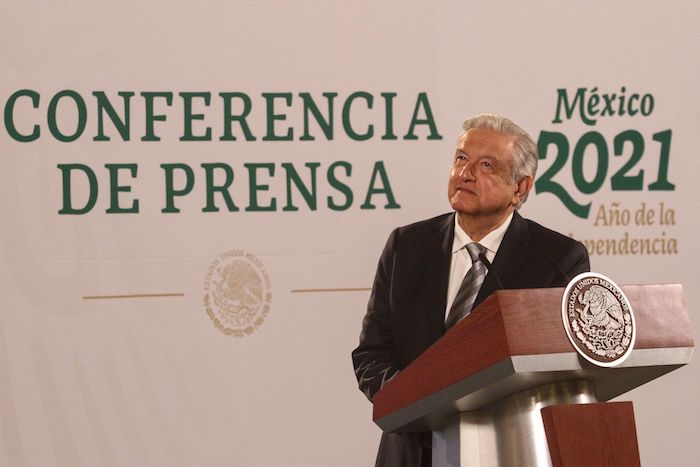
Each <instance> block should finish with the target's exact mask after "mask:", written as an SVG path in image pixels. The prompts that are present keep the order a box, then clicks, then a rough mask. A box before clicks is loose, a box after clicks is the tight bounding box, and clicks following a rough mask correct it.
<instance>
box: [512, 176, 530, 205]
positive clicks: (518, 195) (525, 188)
mask: <svg viewBox="0 0 700 467" xmlns="http://www.w3.org/2000/svg"><path fill="white" fill-rule="evenodd" d="M532 184H533V181H532V177H530V176H529V175H528V176H525V177H523V179H522V180H520V181H519V182H518V184H517V185H516V186H515V193H514V194H513V201H514V203H513V204H515V205H517V204H519V203H520V202H521V201H523V200H524V199H525V198H526V197H527V194H528V193H529V192H530V190H531V189H532Z"/></svg>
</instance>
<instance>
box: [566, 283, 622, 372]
mask: <svg viewBox="0 0 700 467" xmlns="http://www.w3.org/2000/svg"><path fill="white" fill-rule="evenodd" d="M561 313H562V320H563V321H564V329H565V330H566V335H567V336H568V337H569V340H570V341H571V344H572V345H573V346H574V348H575V349H576V351H577V352H578V353H579V354H581V355H582V356H583V357H584V358H585V359H586V360H588V361H589V362H591V363H593V364H595V365H598V366H604V367H613V366H617V365H619V364H620V363H622V362H623V361H625V359H626V358H627V357H628V356H629V354H630V353H631V352H632V348H633V347H634V341H635V338H636V326H635V323H634V313H633V312H632V307H631V306H630V303H629V301H628V300H627V297H626V296H625V294H624V293H623V292H622V290H621V289H620V287H618V286H617V284H615V283H614V282H613V281H611V280H610V279H608V278H607V277H605V276H603V275H602V274H597V273H594V272H585V273H583V274H579V275H578V276H576V277H574V278H573V279H572V280H571V282H569V285H567V286H566V290H565V291H564V297H563V298H562V302H561Z"/></svg>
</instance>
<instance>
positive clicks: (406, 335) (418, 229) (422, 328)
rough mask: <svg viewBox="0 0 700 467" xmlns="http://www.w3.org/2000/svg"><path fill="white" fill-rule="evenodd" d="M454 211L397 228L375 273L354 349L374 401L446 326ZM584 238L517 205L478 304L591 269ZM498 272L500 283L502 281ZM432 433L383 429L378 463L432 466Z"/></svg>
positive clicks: (557, 283)
mask: <svg viewBox="0 0 700 467" xmlns="http://www.w3.org/2000/svg"><path fill="white" fill-rule="evenodd" d="M454 216H455V214H454V213H451V214H445V215H442V216H438V217H435V218H432V219H428V220H425V221H422V222H417V223H415V224H411V225H408V226H405V227H399V228H397V229H395V230H394V231H393V232H392V233H391V235H390V236H389V239H388V241H387V243H386V246H385V247H384V251H383V252H382V256H381V258H380V260H379V265H378V268H377V274H376V276H375V279H374V286H373V288H372V294H371V296H370V299H369V303H368V306H367V314H366V315H365V318H364V321H363V323H362V332H361V334H360V345H359V346H358V347H357V348H356V349H355V350H354V351H353V352H352V359H353V365H354V367H355V374H356V376H357V380H358V382H359V386H360V389H361V390H362V391H363V392H364V393H365V395H367V397H368V398H369V399H370V400H372V398H373V397H374V394H375V393H376V392H377V391H379V390H380V389H381V387H382V385H383V384H384V383H385V382H386V381H387V380H388V379H390V378H391V377H392V376H393V375H395V374H396V373H397V372H398V371H400V370H401V369H403V368H404V367H406V366H407V365H408V364H409V363H411V362H412V361H413V360H415V358H416V357H418V356H419V355H420V354H421V353H423V351H425V350H426V349H427V348H428V347H430V345H431V344H433V343H434V342H435V341H436V340H437V339H438V338H440V336H442V335H443V334H444V333H445V324H444V322H445V307H446V305H447V287H448V282H449V274H450V261H451V256H452V242H453V237H454V222H455V221H454ZM589 270H590V265H589V261H588V252H587V251H586V248H585V247H584V246H583V245H582V244H581V243H579V242H577V241H575V240H573V239H571V238H569V237H566V236H564V235H561V234H559V233H557V232H554V231H553V230H549V229H547V228H545V227H542V226H541V225H539V224H537V223H535V222H532V221H530V220H526V219H523V218H522V217H521V216H520V215H519V214H518V213H517V212H516V213H514V214H513V220H512V221H511V223H510V226H508V230H506V233H505V236H504V237H503V241H502V243H501V246H500V247H499V249H498V252H497V254H496V257H495V258H494V261H493V264H492V269H491V271H490V272H489V273H488V274H487V276H486V278H485V280H484V283H483V284H482V286H481V289H480V290H479V294H478V296H477V298H476V302H475V304H474V306H475V307H476V306H477V305H479V304H480V303H481V302H482V301H484V299H485V298H486V297H488V296H489V295H491V294H492V293H493V292H494V291H496V290H497V289H499V288H501V285H502V286H503V288H506V289H523V288H536V287H562V286H564V285H566V284H567V283H568V282H569V280H570V279H571V278H573V277H574V276H575V275H577V274H579V273H581V272H585V271H589ZM499 279H500V283H499ZM431 443H432V438H431V435H430V433H407V434H387V433H385V434H384V435H383V436H382V441H381V444H380V447H379V454H378V456H377V466H387V467H414V466H415V467H418V466H421V467H426V466H429V465H430V455H431V453H430V446H431Z"/></svg>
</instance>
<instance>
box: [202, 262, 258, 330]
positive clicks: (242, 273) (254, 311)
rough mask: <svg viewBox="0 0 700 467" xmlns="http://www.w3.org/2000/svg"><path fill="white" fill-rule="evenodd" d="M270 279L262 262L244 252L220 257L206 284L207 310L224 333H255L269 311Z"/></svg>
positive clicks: (208, 271) (209, 272)
mask: <svg viewBox="0 0 700 467" xmlns="http://www.w3.org/2000/svg"><path fill="white" fill-rule="evenodd" d="M271 300H272V292H271V287H270V278H269V276H268V274H267V272H266V271H265V268H264V267H263V264H262V262H260V260H259V259H258V258H257V257H256V256H254V255H252V254H250V253H248V252H245V251H242V250H230V251H227V252H226V253H223V254H221V255H219V256H218V257H217V258H216V259H215V260H214V261H213V262H212V263H211V265H210V266H209V269H208V270H207V274H206V277H205V281H204V307H205V309H206V311H207V314H208V315H209V317H210V318H211V320H212V321H213V322H214V325H215V326H216V327H217V328H218V329H219V330H220V331H221V332H223V333H224V334H228V335H233V336H236V337H243V336H247V335H249V334H252V333H253V332H255V331H256V330H257V329H258V328H259V327H260V326H261V325H262V324H263V322H264V321H265V318H266V317H267V315H268V314H269V312H270V303H271Z"/></svg>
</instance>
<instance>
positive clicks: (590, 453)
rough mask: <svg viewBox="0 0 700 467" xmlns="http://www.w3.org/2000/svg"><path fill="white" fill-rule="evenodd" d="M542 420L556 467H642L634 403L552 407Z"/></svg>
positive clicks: (543, 415) (544, 413)
mask: <svg viewBox="0 0 700 467" xmlns="http://www.w3.org/2000/svg"><path fill="white" fill-rule="evenodd" d="M541 412H542V420H543V422H544V429H545V432H546V434H547V444H548V445H549V453H550V455H551V457H552V466H553V467H620V466H625V467H639V466H640V461H639V446H638V444H637V430H636V426H635V423H634V410H633V409H632V403H631V402H607V403H599V404H571V405H552V406H549V407H545V408H543V409H542V411H541Z"/></svg>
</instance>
